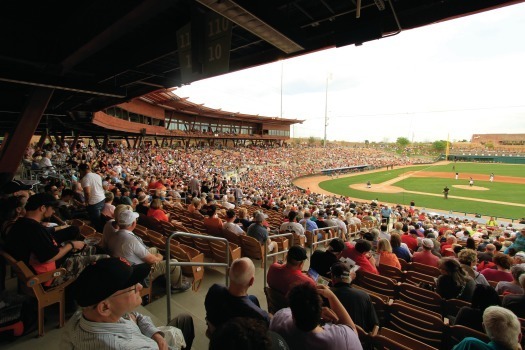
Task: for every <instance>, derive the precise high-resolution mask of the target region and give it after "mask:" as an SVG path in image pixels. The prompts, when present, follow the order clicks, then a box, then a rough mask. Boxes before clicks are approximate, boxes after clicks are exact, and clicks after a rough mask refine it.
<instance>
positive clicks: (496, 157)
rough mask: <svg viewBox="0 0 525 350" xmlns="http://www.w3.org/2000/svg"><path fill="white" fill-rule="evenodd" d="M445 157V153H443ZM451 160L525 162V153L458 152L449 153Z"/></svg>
mask: <svg viewBox="0 0 525 350" xmlns="http://www.w3.org/2000/svg"><path fill="white" fill-rule="evenodd" d="M442 157H443V159H445V155H442ZM448 160H449V161H454V160H458V161H460V162H480V163H506V164H525V155H505V154H504V153H501V154H489V155H488V154H483V153H479V154H476V153H457V154H449V156H448Z"/></svg>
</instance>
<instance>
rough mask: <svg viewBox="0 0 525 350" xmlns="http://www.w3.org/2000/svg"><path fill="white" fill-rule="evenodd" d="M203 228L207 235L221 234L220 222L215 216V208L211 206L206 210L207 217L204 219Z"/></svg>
mask: <svg viewBox="0 0 525 350" xmlns="http://www.w3.org/2000/svg"><path fill="white" fill-rule="evenodd" d="M203 222H204V226H206V230H207V232H208V234H210V235H212V236H220V235H221V233H222V220H221V219H220V218H219V216H218V215H217V206H216V205H211V206H210V208H209V210H208V216H206V217H205V218H204V221H203Z"/></svg>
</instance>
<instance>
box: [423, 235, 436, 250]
mask: <svg viewBox="0 0 525 350" xmlns="http://www.w3.org/2000/svg"><path fill="white" fill-rule="evenodd" d="M421 244H423V247H426V248H430V249H432V248H434V242H432V240H431V239H428V238H423V240H422V241H421Z"/></svg>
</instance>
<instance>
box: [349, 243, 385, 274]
mask: <svg viewBox="0 0 525 350" xmlns="http://www.w3.org/2000/svg"><path fill="white" fill-rule="evenodd" d="M346 246H347V249H345V250H343V252H342V254H341V255H342V257H343V258H350V259H352V260H353V261H355V263H356V264H357V265H359V266H360V267H361V270H362V271H365V272H369V273H373V274H375V275H379V272H378V271H377V267H376V261H375V259H374V257H373V256H372V254H371V250H372V244H370V242H368V241H366V240H364V239H358V240H356V241H355V245H352V244H351V243H349V242H346Z"/></svg>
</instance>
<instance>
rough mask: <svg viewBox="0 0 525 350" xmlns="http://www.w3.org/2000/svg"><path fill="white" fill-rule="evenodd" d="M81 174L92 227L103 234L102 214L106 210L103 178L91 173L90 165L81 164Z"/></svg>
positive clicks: (79, 167)
mask: <svg viewBox="0 0 525 350" xmlns="http://www.w3.org/2000/svg"><path fill="white" fill-rule="evenodd" d="M78 171H79V173H80V178H81V180H80V185H81V186H82V189H83V190H84V203H85V205H86V210H87V212H88V215H89V219H90V220H91V223H92V226H93V227H94V228H96V229H97V231H98V232H102V220H101V217H100V215H101V213H102V209H103V208H104V201H105V199H106V196H105V195H104V193H105V191H104V188H103V187H102V177H100V175H99V174H95V173H93V172H91V168H90V166H89V165H88V164H85V163H84V164H80V165H79V166H78Z"/></svg>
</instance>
